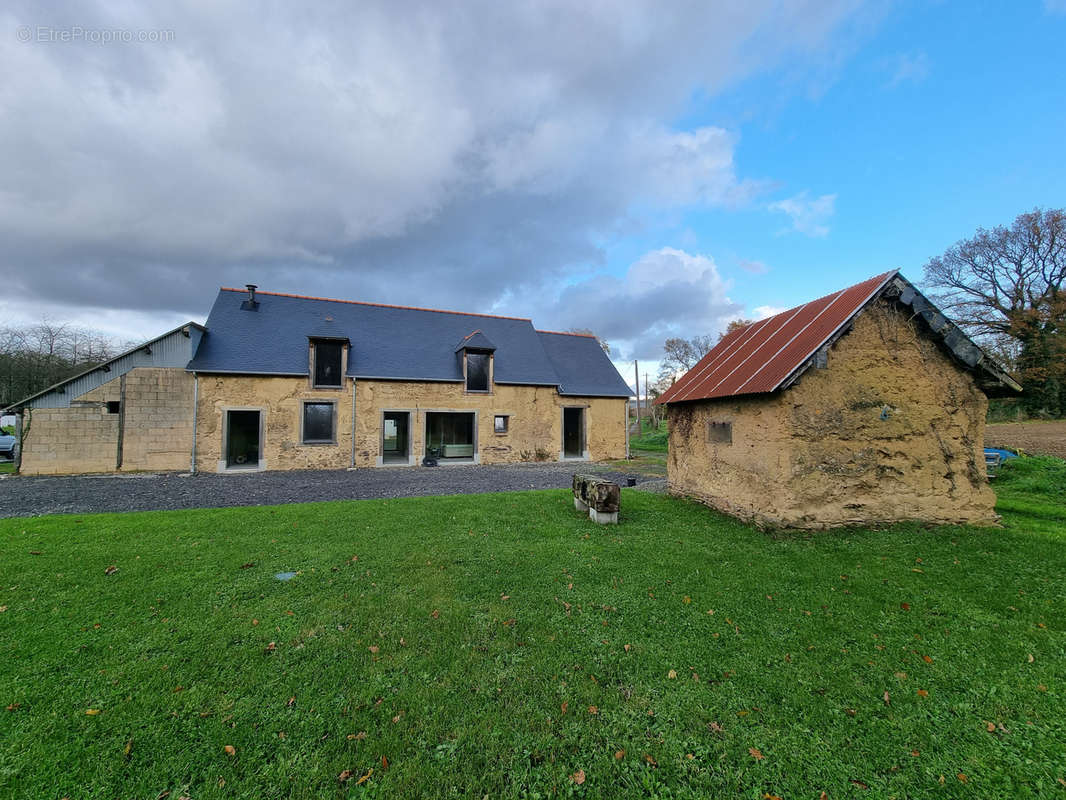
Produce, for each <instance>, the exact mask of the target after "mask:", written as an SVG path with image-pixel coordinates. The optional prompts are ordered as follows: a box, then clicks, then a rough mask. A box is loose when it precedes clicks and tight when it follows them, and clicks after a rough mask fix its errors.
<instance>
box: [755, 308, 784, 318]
mask: <svg viewBox="0 0 1066 800" xmlns="http://www.w3.org/2000/svg"><path fill="white" fill-rule="evenodd" d="M782 311H788V309H787V308H782V307H781V306H755V308H753V309H752V310H751V313H752V314H754V319H756V320H760V319H766V318H767V317H772V316H774V315H776V314H780V313H781V312H782Z"/></svg>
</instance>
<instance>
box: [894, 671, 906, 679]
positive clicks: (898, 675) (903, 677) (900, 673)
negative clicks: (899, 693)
mask: <svg viewBox="0 0 1066 800" xmlns="http://www.w3.org/2000/svg"><path fill="white" fill-rule="evenodd" d="M896 677H897V678H899V679H900V680H901V681H905V680H907V673H906V672H897V673H896Z"/></svg>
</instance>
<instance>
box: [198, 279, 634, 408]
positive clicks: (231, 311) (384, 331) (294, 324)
mask: <svg viewBox="0 0 1066 800" xmlns="http://www.w3.org/2000/svg"><path fill="white" fill-rule="evenodd" d="M246 298H247V293H246V292H245V290H243V289H229V288H223V289H220V290H219V293H218V297H217V298H216V299H215V304H214V306H213V307H212V308H211V313H210V315H209V316H208V318H207V323H206V327H207V333H206V334H205V335H204V337H203V341H202V342H201V344H200V347H199V349H198V350H197V352H196V355H195V356H194V357H193V359H192V360H191V361H190V362H189V364H188V367H187V369H189V370H191V371H194V372H209V373H229V374H250V375H307V374H308V357H307V355H308V354H307V346H308V339H310V338H326V337H328V338H337V339H348V340H349V341H350V343H351V349H350V355H349V358H348V375H349V376H350V377H354V378H378V379H386V380H411V381H449V382H461V381H462V380H463V371H462V364H461V361H460V357H459V356H458V355H457V352H456V349H457V343H462V342H463V340H465V339H467V337H471V334H474V336H472V337H471V340H474V339H476V341H477V342H478V343H479V344H477V347H479V348H485V349H487V348H489V347H494V348H495V363H494V378H495V381H496V383H505V384H508V383H509V384H531V385H537V386H557V387H560V391H564V392H567V393H570V394H573V393H574V392H572V391H570V390H569V387H570V386H571V385H574V386H580V388H581V390H582V393H583V394H587V395H593V396H601V397H628V396H629V395H630V394H631V392H630V389H629V387H628V386H627V385H626V383H625V381H623V380H622V378H621V376H620V375H619V374H618V371H617V370H616V369H615V368H614V365H613V364H611V362H610V359H608V358H607V355H606V354H605V353H604V352H603V351H602V350H601V349H600V348H599V346H598V345H596V340H595V339H594V338H590V337H587V336H580V335H565V336H563V335H558V334H552V337H554V338H565V339H576V340H579V343H578V344H577V345H571V346H569V347H566V346H563V347H559V346H555V347H552V348H551V352H550V353H549V349H548V348H547V347H546V346H545V344H544V336H543V335H542V334H540V333H538V332H537V331H536V329H534V327H533V323H532V322H531V321H530V320H528V319H524V318H520V317H501V316H491V315H487V314H470V313H466V312H459V311H437V310H433V309H424V308H411V307H408V306H390V305H383V304H377V303H360V302H355V301H350V300H331V299H326V298H315V297H302V296H297V295H288V294H279V293H274V292H264V291H257V292H256V300H257V301H258V307H257V309H256V310H254V311H248V310H242V308H241V304H242V303H243V301H244V300H245V299H246ZM586 340H587V341H586ZM588 342H591V343H592V344H593V345H594V346H593V347H588V346H586V345H587V344H588ZM486 343H487V344H486ZM460 349H461V348H460ZM569 359H578V360H579V362H578V363H571V362H570V360H569ZM581 374H584V375H586V376H587V377H586V378H583V379H581V380H576V375H581Z"/></svg>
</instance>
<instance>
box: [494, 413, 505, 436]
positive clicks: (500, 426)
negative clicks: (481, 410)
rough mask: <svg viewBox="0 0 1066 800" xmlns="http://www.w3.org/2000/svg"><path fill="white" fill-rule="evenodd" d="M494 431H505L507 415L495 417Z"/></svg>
mask: <svg viewBox="0 0 1066 800" xmlns="http://www.w3.org/2000/svg"><path fill="white" fill-rule="evenodd" d="M495 430H496V433H507V417H496V422H495Z"/></svg>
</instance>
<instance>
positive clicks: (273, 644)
mask: <svg viewBox="0 0 1066 800" xmlns="http://www.w3.org/2000/svg"><path fill="white" fill-rule="evenodd" d="M277 647H278V645H277V642H271V643H270V644H268V645H267V646H266V651H267V652H268V653H273V652H274V651H275V650H276V649H277Z"/></svg>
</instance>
